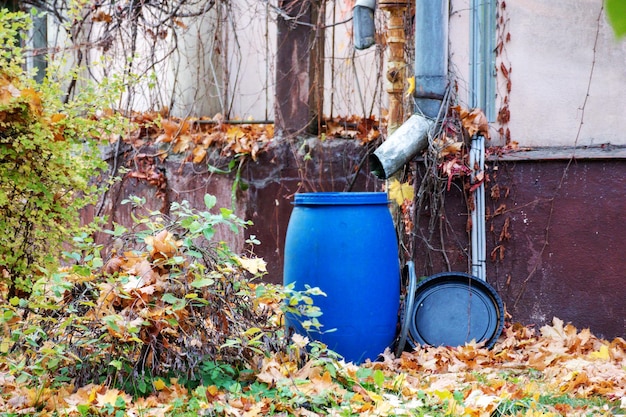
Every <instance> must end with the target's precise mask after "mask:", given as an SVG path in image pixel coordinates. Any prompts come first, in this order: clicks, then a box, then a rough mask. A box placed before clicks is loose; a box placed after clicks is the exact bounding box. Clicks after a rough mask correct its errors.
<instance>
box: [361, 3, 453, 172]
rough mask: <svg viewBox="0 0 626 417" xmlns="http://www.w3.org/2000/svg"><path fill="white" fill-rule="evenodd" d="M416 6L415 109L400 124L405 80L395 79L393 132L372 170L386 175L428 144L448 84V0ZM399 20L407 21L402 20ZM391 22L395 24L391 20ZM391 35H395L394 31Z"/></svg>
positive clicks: (372, 158) (391, 114) (391, 109)
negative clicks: (399, 110) (398, 105)
mask: <svg viewBox="0 0 626 417" xmlns="http://www.w3.org/2000/svg"><path fill="white" fill-rule="evenodd" d="M383 4H384V7H386V8H390V7H391V6H392V5H395V7H400V6H398V4H399V3H398V2H385V3H382V2H381V7H383ZM402 7H403V6H402ZM415 7H416V10H415V93H414V98H415V113H414V114H413V115H412V116H411V117H410V118H409V119H408V120H407V121H406V122H405V123H404V124H402V125H401V126H400V127H399V128H397V126H398V124H397V120H398V119H397V117H398V114H399V113H398V110H397V108H396V107H395V106H396V104H397V103H398V101H397V100H396V98H397V97H399V99H400V100H399V103H400V104H401V103H402V101H401V100H402V92H400V93H399V94H398V93H397V88H402V89H403V88H404V82H402V84H399V83H397V81H398V80H396V81H394V82H393V85H394V88H393V91H392V93H391V94H390V97H389V99H390V105H389V120H390V123H389V125H390V129H389V131H390V132H391V134H390V135H389V136H388V137H387V140H386V141H385V142H384V143H383V144H382V145H381V146H380V147H379V148H378V149H376V151H375V152H374V153H373V154H372V155H371V156H370V166H371V168H372V172H373V173H374V174H375V175H376V176H378V177H379V178H382V179H386V178H389V177H390V176H391V175H393V174H394V173H395V172H396V171H398V170H399V169H400V168H401V167H402V166H404V165H405V164H406V163H407V162H408V161H410V160H411V159H412V158H413V157H414V156H415V155H416V154H417V153H418V152H420V151H422V150H424V149H425V148H426V147H427V146H428V135H429V133H430V130H431V129H432V128H433V126H434V123H435V119H436V118H437V116H438V114H439V109H440V107H441V102H442V99H443V96H444V94H445V91H446V87H447V84H448V16H449V9H448V0H429V1H425V0H417V1H416V3H415ZM390 20H391V16H390ZM397 23H398V24H403V22H402V21H398V22H397ZM395 24H396V23H395V22H394V23H393V25H395ZM389 26H390V28H391V27H392V22H391V21H390V24H389ZM390 37H391V38H392V39H393V37H394V36H393V34H391V36H390ZM390 48H391V46H390ZM390 53H391V54H393V53H394V51H393V50H392V51H391V52H390ZM393 59H395V57H393V56H391V57H390V61H392V60H393ZM389 68H390V70H391V67H389ZM393 75H394V74H390V72H389V71H388V73H387V76H388V80H389V77H390V76H392V77H391V78H392V79H393ZM396 84H397V85H398V87H397V88H396V87H395V85H396ZM388 91H389V90H388ZM396 128H397V129H396Z"/></svg>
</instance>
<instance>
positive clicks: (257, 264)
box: [238, 257, 267, 275]
mask: <svg viewBox="0 0 626 417" xmlns="http://www.w3.org/2000/svg"><path fill="white" fill-rule="evenodd" d="M238 260H239V263H241V267H242V268H243V269H245V270H246V271H248V272H250V273H251V274H254V275H256V274H258V273H259V272H267V267H266V262H265V261H264V260H263V258H242V257H240V258H238Z"/></svg>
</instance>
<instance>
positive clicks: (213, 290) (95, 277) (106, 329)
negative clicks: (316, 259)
mask: <svg viewBox="0 0 626 417" xmlns="http://www.w3.org/2000/svg"><path fill="white" fill-rule="evenodd" d="M204 202H205V209H204V210H197V209H194V208H192V207H191V206H190V204H189V203H188V202H186V201H182V202H176V203H172V204H171V205H170V209H169V211H168V214H163V213H161V212H159V211H148V210H146V209H145V208H144V203H145V201H144V200H143V199H141V198H137V197H131V198H129V199H128V200H126V201H124V202H123V203H124V204H130V205H131V206H132V213H133V214H132V217H133V218H134V224H133V225H132V226H130V227H125V226H122V225H118V224H116V225H113V227H112V230H107V231H105V232H107V233H108V234H110V235H111V239H112V243H111V245H110V246H108V247H103V246H102V245H96V244H95V243H94V241H93V239H92V238H91V237H90V234H89V233H80V234H78V235H77V236H75V238H74V240H73V243H74V245H73V246H74V248H73V250H69V251H65V252H64V253H65V256H66V263H68V264H69V266H68V267H66V268H64V269H63V270H61V271H59V272H55V273H51V274H47V275H45V276H44V277H41V278H40V279H38V280H37V281H35V283H34V285H33V287H32V293H31V296H30V298H29V299H28V300H27V301H25V300H20V299H19V298H15V300H14V301H13V302H12V304H9V305H7V306H4V307H3V308H4V312H3V317H4V319H0V320H3V321H4V323H5V324H6V326H7V327H8V328H9V329H10V330H11V332H10V333H11V341H10V343H8V344H7V347H6V349H5V352H8V353H9V355H8V358H7V359H8V362H9V363H10V364H11V366H12V368H11V372H12V374H14V375H18V376H19V377H20V378H23V379H24V381H28V380H29V379H30V380H31V381H32V382H34V381H38V380H41V379H42V378H43V379H47V380H49V381H50V382H49V383H50V384H53V383H63V382H66V381H67V380H68V378H71V379H73V380H74V381H76V382H77V383H82V384H85V383H103V382H105V383H108V384H110V385H113V386H116V387H119V388H122V389H124V391H126V392H128V393H130V394H132V395H134V396H143V395H147V394H149V393H151V392H152V391H154V389H155V384H156V385H157V386H158V385H159V384H162V382H157V381H167V380H169V379H170V378H176V379H177V380H179V381H181V383H184V384H185V385H186V386H187V387H189V388H192V389H193V388H195V387H197V386H198V385H199V384H209V385H214V386H218V387H220V389H235V388H236V387H238V386H239V387H240V386H241V385H240V384H239V383H238V382H237V379H238V378H240V377H241V376H242V375H245V374H246V372H247V370H250V369H254V367H255V366H257V364H258V363H259V361H260V360H262V358H266V357H268V356H269V355H272V354H274V353H277V352H289V351H291V350H293V349H294V347H293V345H292V344H291V342H290V341H289V340H288V339H287V338H286V337H285V330H284V328H283V325H282V322H281V321H280V320H278V321H277V320H276V316H277V313H279V312H280V306H287V307H284V308H286V310H285V311H290V309H292V308H294V307H289V305H291V304H292V303H291V301H289V300H296V301H297V303H299V302H300V301H304V305H305V306H306V308H304V309H294V310H293V312H294V313H297V314H300V315H304V316H303V317H304V318H305V320H311V323H312V324H315V323H316V317H317V316H318V315H319V314H320V312H319V309H317V308H315V306H314V305H313V303H312V300H311V299H310V296H311V294H318V293H320V292H319V290H318V289H316V288H309V289H307V291H304V292H297V291H294V290H293V289H283V287H282V286H276V285H271V284H267V283H261V282H257V281H258V279H259V278H260V277H261V276H262V275H263V274H264V273H265V263H264V262H263V260H262V259H258V258H255V257H252V256H241V255H238V254H237V253H235V252H234V251H233V250H232V249H231V248H230V247H229V246H228V245H227V244H226V243H225V242H223V241H218V240H216V239H215V236H216V231H217V230H218V228H226V230H229V231H230V232H232V233H239V232H240V231H241V230H242V229H243V228H244V227H245V226H246V225H248V224H249V222H247V221H244V220H242V219H240V218H238V217H237V216H236V215H235V214H234V213H233V212H232V210H230V209H226V208H221V209H217V208H216V207H215V205H216V199H215V197H213V196H210V195H207V196H205V199H204ZM247 242H248V244H250V245H254V244H257V243H258V240H256V239H255V238H254V237H251V238H250V239H248V240H247ZM250 252H252V250H250ZM12 300H13V299H12ZM285 300H287V301H288V302H284V301H285ZM297 303H295V304H297ZM295 304H294V305H295ZM26 310H28V311H29V315H28V318H29V320H26V321H21V320H19V318H20V317H21V316H22V314H23V312H24V311H26ZM278 315H279V314H278ZM307 315H309V316H310V317H308V318H307ZM300 353H301V352H300ZM24 358H27V359H26V360H23V359H24ZM44 386H45V384H44Z"/></svg>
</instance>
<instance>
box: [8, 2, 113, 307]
mask: <svg viewBox="0 0 626 417" xmlns="http://www.w3.org/2000/svg"><path fill="white" fill-rule="evenodd" d="M29 26H30V17H29V16H28V15H26V14H24V13H20V12H18V13H11V12H8V11H7V10H0V43H1V44H2V45H4V46H3V47H2V53H0V230H2V234H0V270H1V272H2V274H1V275H0V283H4V284H5V285H7V286H8V287H9V297H12V296H21V297H26V296H28V294H29V293H30V292H31V288H32V285H33V282H34V281H35V280H36V279H37V277H38V276H40V274H41V273H42V271H44V270H46V269H54V268H55V266H56V265H57V264H58V254H59V253H60V251H61V247H62V246H63V245H64V244H66V243H68V242H71V237H72V236H73V235H75V234H76V233H77V232H78V230H79V228H80V216H79V211H80V210H81V209H82V208H83V207H85V206H86V205H87V204H89V203H93V202H94V201H95V199H96V197H97V194H96V192H97V188H96V186H95V185H94V184H92V183H90V180H91V179H92V178H94V177H95V176H96V174H97V173H98V170H99V169H100V168H102V167H103V163H102V161H101V160H100V155H99V152H98V149H97V148H96V147H95V146H94V143H93V142H92V140H91V139H92V138H93V137H94V136H96V135H98V134H102V132H104V130H105V129H106V126H105V124H106V123H108V122H102V121H99V120H98V119H97V118H96V117H95V114H94V112H95V111H96V109H98V100H96V99H95V98H96V97H98V96H99V95H98V94H97V93H96V92H95V91H93V90H90V89H85V90H84V91H85V93H84V94H82V95H79V96H77V97H76V98H75V99H73V100H70V101H69V102H67V103H63V102H62V100H61V99H62V97H63V93H62V91H61V88H60V84H59V82H58V80H57V81H54V80H52V79H51V78H49V77H45V79H44V81H43V83H41V84H37V83H35V82H34V81H33V79H32V77H31V76H30V75H29V74H27V73H25V72H24V71H23V70H22V67H23V57H22V51H21V49H20V48H19V36H20V34H23V33H26V30H27V29H28V27H29Z"/></svg>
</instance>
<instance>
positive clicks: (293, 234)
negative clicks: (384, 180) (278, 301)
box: [284, 192, 400, 363]
mask: <svg viewBox="0 0 626 417" xmlns="http://www.w3.org/2000/svg"><path fill="white" fill-rule="evenodd" d="M294 204H295V206H294V209H293V212H292V214H291V217H290V219H289V226H288V228H287V236H286V242H285V265H284V284H285V285H289V284H291V283H294V285H295V288H296V289H298V290H303V289H304V288H305V285H309V286H311V287H319V288H320V289H321V290H322V291H324V292H325V293H326V295H327V296H326V297H323V296H317V297H315V298H314V304H315V305H316V306H318V307H320V309H321V310H322V313H323V314H322V316H321V317H319V318H318V319H319V321H320V322H321V323H322V325H323V327H322V333H320V332H315V331H310V332H308V333H307V331H306V330H305V329H303V328H302V326H301V325H300V324H299V323H300V321H301V318H298V317H294V316H289V315H288V316H287V317H286V324H287V326H288V327H291V328H293V329H295V331H296V332H298V333H300V334H303V335H306V336H308V337H309V338H310V339H312V340H317V341H320V342H322V343H324V344H326V345H327V346H328V347H329V348H330V349H332V350H334V351H335V352H337V353H339V354H340V355H342V356H343V357H344V358H345V360H347V361H350V362H355V363H361V362H363V361H365V360H366V359H372V360H374V359H376V357H377V356H378V355H379V354H380V353H382V352H383V351H384V350H385V348H386V347H388V346H390V345H391V344H392V343H393V340H394V338H395V335H396V325H397V322H398V307H399V298H400V262H399V259H398V243H397V239H396V232H395V228H394V225H393V220H392V219H391V214H390V212H389V208H388V198H387V194H386V193H381V192H354V193H339V192H322V193H304V194H296V195H295V199H294ZM331 329H335V330H334V331H333V332H324V331H328V330H331Z"/></svg>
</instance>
